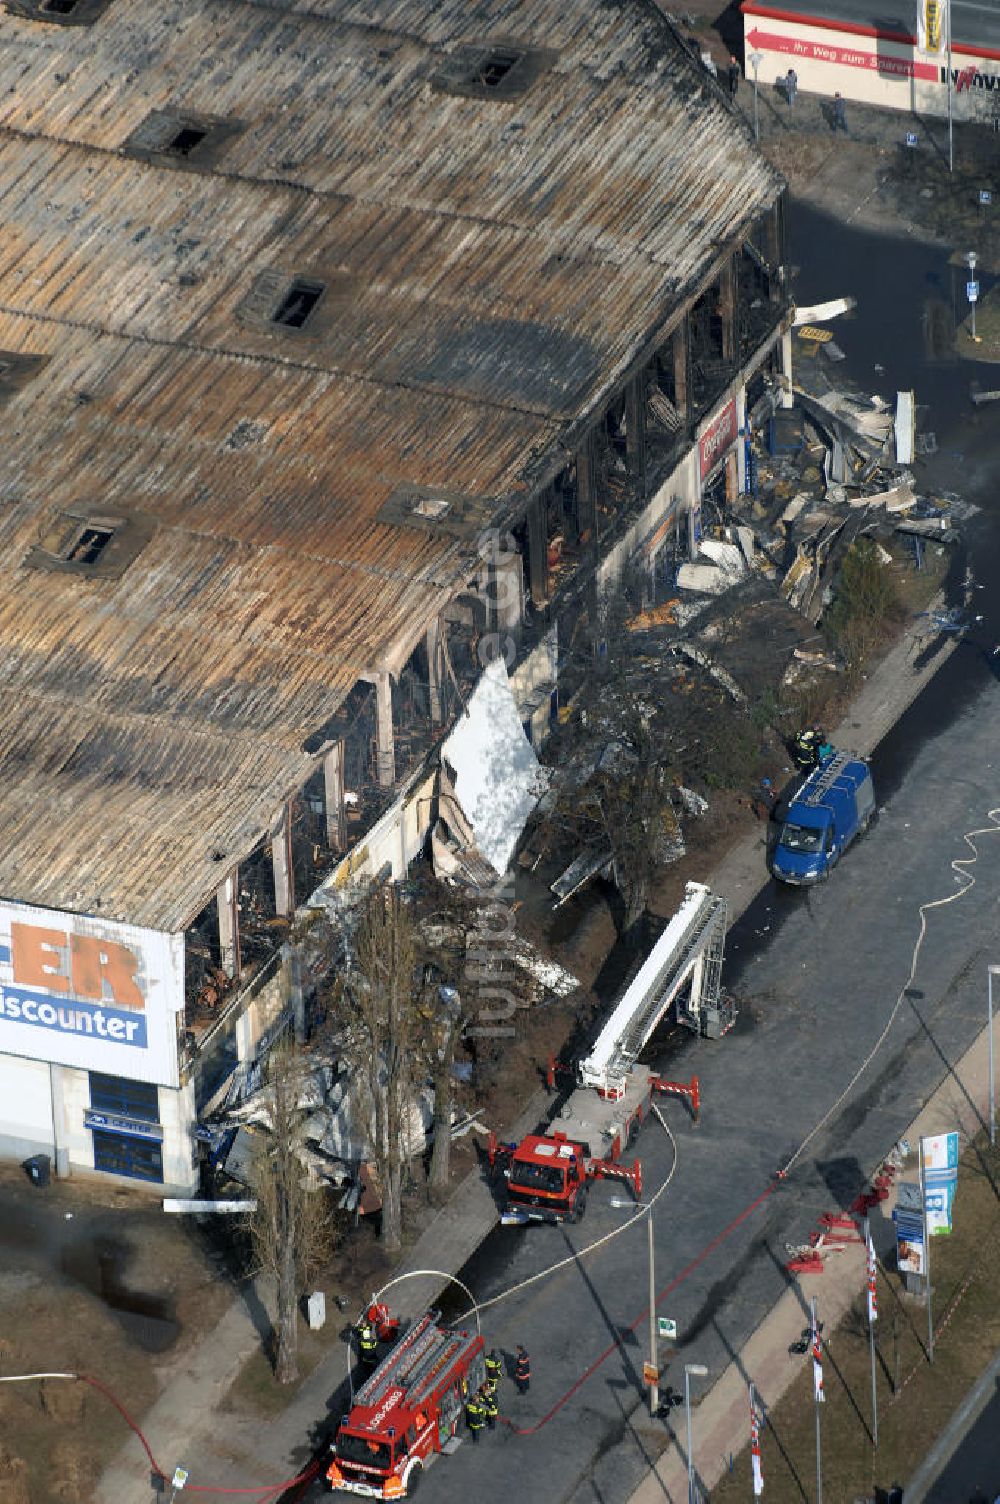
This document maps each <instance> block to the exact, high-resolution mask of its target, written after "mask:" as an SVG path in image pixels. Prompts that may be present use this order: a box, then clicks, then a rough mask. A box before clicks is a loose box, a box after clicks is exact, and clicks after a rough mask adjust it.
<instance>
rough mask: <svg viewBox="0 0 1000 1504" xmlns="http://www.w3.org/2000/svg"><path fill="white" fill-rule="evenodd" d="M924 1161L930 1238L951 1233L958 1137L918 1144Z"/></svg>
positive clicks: (946, 1136)
mask: <svg viewBox="0 0 1000 1504" xmlns="http://www.w3.org/2000/svg"><path fill="white" fill-rule="evenodd" d="M921 1143H922V1145H923V1157H924V1205H925V1208H926V1212H927V1232H928V1234H929V1235H930V1237H934V1236H936V1235H937V1236H940V1235H941V1234H943V1233H949V1232H951V1226H952V1208H953V1206H954V1204H955V1188H956V1186H957V1185H958V1134H957V1133H935V1134H932V1135H930V1136H929V1137H927V1138H924V1139H922V1140H921Z"/></svg>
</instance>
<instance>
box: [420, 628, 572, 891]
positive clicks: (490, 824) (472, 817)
mask: <svg viewBox="0 0 1000 1504" xmlns="http://www.w3.org/2000/svg"><path fill="white" fill-rule="evenodd" d="M441 755H442V758H443V760H444V761H445V762H446V763H447V764H448V766H449V767H450V768H451V769H452V770H453V772H454V775H455V777H454V785H455V796H456V798H457V800H458V803H459V805H460V806H461V808H462V810H463V812H464V814H465V815H466V817H467V819H468V821H469V824H470V826H471V827H472V832H473V835H474V836H475V842H476V849H477V850H478V851H479V853H480V854H481V855H482V856H484V857H485V858H486V860H487V861H488V862H489V864H490V866H491V867H493V869H494V870H495V871H496V872H499V873H504V872H506V870H507V866H508V864H509V862H510V859H511V857H512V856H513V854H514V848H515V846H516V845H517V842H518V839H519V837H520V835H521V832H522V830H523V829H524V826H525V822H526V820H527V818H528V816H529V815H530V814H531V811H532V810H533V809H534V807H535V805H536V804H537V803H538V800H539V798H540V797H541V795H542V794H543V793H544V791H545V788H546V786H547V783H548V775H547V773H546V772H545V770H544V769H543V768H542V767H541V765H540V763H539V761H538V758H537V757H536V756H535V749H534V748H533V747H532V745H531V743H530V742H529V741H528V738H527V737H526V736H525V734H524V728H523V727H522V725H521V717H520V716H519V714H518V710H517V706H516V705H515V703H514V696H513V694H512V693H511V688H510V680H509V679H508V677H507V668H506V665H505V664H504V662H503V659H502V658H496V659H494V660H493V662H492V663H490V664H488V665H487V667H486V669H485V670H484V671H483V675H482V678H481V679H480V680H479V683H478V684H477V685H476V688H475V690H474V691H473V694H472V698H471V700H470V701H469V704H468V707H467V709H466V711H465V713H464V714H463V715H461V716H460V717H459V719H458V723H457V725H456V726H455V729H454V730H453V731H452V733H451V735H450V736H449V737H448V739H447V741H446V742H445V743H444V745H443V746H442V748H441Z"/></svg>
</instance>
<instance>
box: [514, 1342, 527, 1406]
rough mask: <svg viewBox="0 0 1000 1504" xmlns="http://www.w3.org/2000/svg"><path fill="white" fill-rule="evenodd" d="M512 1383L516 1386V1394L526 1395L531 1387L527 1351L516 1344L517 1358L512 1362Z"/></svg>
mask: <svg viewBox="0 0 1000 1504" xmlns="http://www.w3.org/2000/svg"><path fill="white" fill-rule="evenodd" d="M514 1382H515V1383H516V1384H517V1388H518V1393H520V1394H527V1392H528V1389H529V1387H530V1385H531V1359H530V1358H529V1357H528V1350H527V1348H525V1347H522V1346H521V1344H520V1342H519V1343H518V1344H517V1358H516V1360H515V1362H514Z"/></svg>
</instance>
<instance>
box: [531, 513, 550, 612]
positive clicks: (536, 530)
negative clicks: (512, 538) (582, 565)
mask: <svg viewBox="0 0 1000 1504" xmlns="http://www.w3.org/2000/svg"><path fill="white" fill-rule="evenodd" d="M547 514H548V507H547V505H546V497H544V496H536V498H535V500H534V501H533V502H532V503H531V504H530V506H529V507H528V516H527V523H528V588H529V590H530V591H531V603H532V605H533V606H544V605H545V603H546V602H547V600H548V598H549V540H548V536H547V533H548V528H547V527H546V522H547V520H548V515H547Z"/></svg>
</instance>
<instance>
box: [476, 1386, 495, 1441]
mask: <svg viewBox="0 0 1000 1504" xmlns="http://www.w3.org/2000/svg"><path fill="white" fill-rule="evenodd" d="M479 1398H480V1401H481V1403H482V1407H483V1414H484V1415H485V1417H486V1424H487V1425H488V1426H489V1428H490V1430H491V1431H495V1430H496V1428H497V1416H498V1415H499V1414H500V1401H499V1399H498V1398H497V1381H496V1379H487V1380H486V1383H485V1384H484V1385H483V1387H482V1389H480V1391H479Z"/></svg>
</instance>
